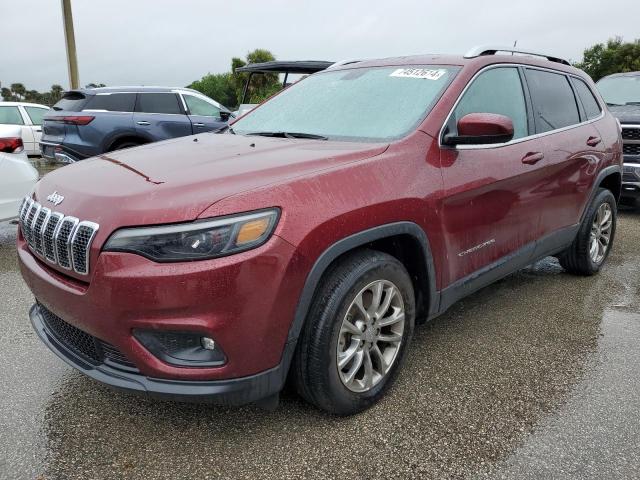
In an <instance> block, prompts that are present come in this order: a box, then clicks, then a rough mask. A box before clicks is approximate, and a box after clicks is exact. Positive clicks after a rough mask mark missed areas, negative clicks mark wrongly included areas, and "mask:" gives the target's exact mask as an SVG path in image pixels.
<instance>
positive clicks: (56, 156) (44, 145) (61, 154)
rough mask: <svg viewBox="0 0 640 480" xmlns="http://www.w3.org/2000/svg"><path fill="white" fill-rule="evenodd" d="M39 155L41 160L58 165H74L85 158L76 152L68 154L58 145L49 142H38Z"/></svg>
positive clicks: (67, 150) (68, 152)
mask: <svg viewBox="0 0 640 480" xmlns="http://www.w3.org/2000/svg"><path fill="white" fill-rule="evenodd" d="M40 154H41V155H42V157H43V158H46V159H48V160H53V161H55V162H60V163H75V162H77V161H78V160H82V159H83V158H86V157H83V156H80V155H78V153H77V152H73V153H72V152H70V151H69V149H66V148H65V147H64V146H63V145H61V144H59V143H50V142H40Z"/></svg>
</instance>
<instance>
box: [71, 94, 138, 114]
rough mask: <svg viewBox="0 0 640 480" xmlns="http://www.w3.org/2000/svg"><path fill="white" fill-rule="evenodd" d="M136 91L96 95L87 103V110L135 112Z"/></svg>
mask: <svg viewBox="0 0 640 480" xmlns="http://www.w3.org/2000/svg"><path fill="white" fill-rule="evenodd" d="M135 103H136V94H135V93H111V94H109V95H95V96H94V97H92V98H90V99H89V101H88V102H87V104H86V105H85V107H84V109H85V110H107V111H109V112H133V107H134V105H135Z"/></svg>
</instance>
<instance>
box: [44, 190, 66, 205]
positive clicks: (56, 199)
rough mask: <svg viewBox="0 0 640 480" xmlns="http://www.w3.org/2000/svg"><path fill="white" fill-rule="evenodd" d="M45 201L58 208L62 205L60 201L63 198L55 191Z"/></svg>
mask: <svg viewBox="0 0 640 480" xmlns="http://www.w3.org/2000/svg"><path fill="white" fill-rule="evenodd" d="M47 200H48V201H50V202H51V203H53V204H54V205H56V206H58V205H60V204H61V203H62V201H63V200H64V197H63V196H62V195H60V194H59V193H58V192H57V191H55V192H53V193H52V194H51V195H49V196H48V197H47Z"/></svg>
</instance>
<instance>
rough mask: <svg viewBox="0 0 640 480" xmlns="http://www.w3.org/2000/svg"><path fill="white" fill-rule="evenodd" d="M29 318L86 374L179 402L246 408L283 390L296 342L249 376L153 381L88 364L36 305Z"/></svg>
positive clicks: (52, 345) (119, 387) (63, 356)
mask: <svg viewBox="0 0 640 480" xmlns="http://www.w3.org/2000/svg"><path fill="white" fill-rule="evenodd" d="M29 318H30V320H31V324H32V325H33V328H34V329H35V331H36V333H37V334H38V336H39V337H40V339H41V340H42V341H43V342H44V344H45V345H46V346H47V347H49V349H50V350H51V351H52V352H53V353H55V354H56V355H57V356H58V357H60V358H61V359H62V360H64V361H65V362H66V363H68V364H69V365H71V366H72V367H74V368H76V369H78V370H80V371H81V372H82V373H84V374H85V375H87V376H89V377H91V378H93V379H94V380H97V381H99V382H101V383H103V384H106V385H109V386H110V387H113V388H115V389H117V390H121V391H126V392H131V393H141V394H147V395H149V396H152V397H158V398H168V399H171V400H177V401H187V402H206V403H214V404H220V405H244V404H247V403H251V402H255V401H258V400H260V399H263V398H266V397H269V396H271V395H273V394H275V393H277V392H279V391H280V390H282V387H283V386H284V383H285V380H286V376H287V370H288V366H289V363H290V361H291V357H292V355H293V351H294V348H295V342H290V343H288V344H287V345H286V346H285V349H284V352H283V356H282V361H281V362H280V364H278V365H277V366H275V367H274V368H271V369H269V370H266V371H264V372H261V373H258V374H256V375H251V376H247V377H242V378H234V379H228V380H214V381H188V380H168V379H161V378H150V377H147V376H145V375H142V374H140V373H131V372H126V371H123V370H120V369H117V368H113V367H111V366H109V365H106V364H104V363H102V364H99V365H95V364H92V363H89V362H88V361H87V360H85V359H84V358H82V357H81V356H79V355H77V354H76V353H75V352H74V351H73V350H71V349H70V348H68V347H67V346H65V345H64V344H63V343H62V342H61V341H59V340H58V338H57V337H56V336H55V335H54V334H53V333H52V332H51V331H50V330H49V329H48V328H47V326H46V324H45V322H44V319H43V316H42V314H41V311H40V307H39V306H38V305H37V304H36V305H34V306H33V307H31V310H30V311H29Z"/></svg>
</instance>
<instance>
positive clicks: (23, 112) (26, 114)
mask: <svg viewBox="0 0 640 480" xmlns="http://www.w3.org/2000/svg"><path fill="white" fill-rule="evenodd" d="M48 111H49V107H47V106H46V105H39V104H37V103H25V102H0V125H15V126H18V127H20V130H21V131H22V135H21V136H22V141H23V143H24V150H25V153H26V154H27V155H40V145H39V143H40V137H41V136H42V117H43V116H44V115H45V114H46V113H47V112H48Z"/></svg>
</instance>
